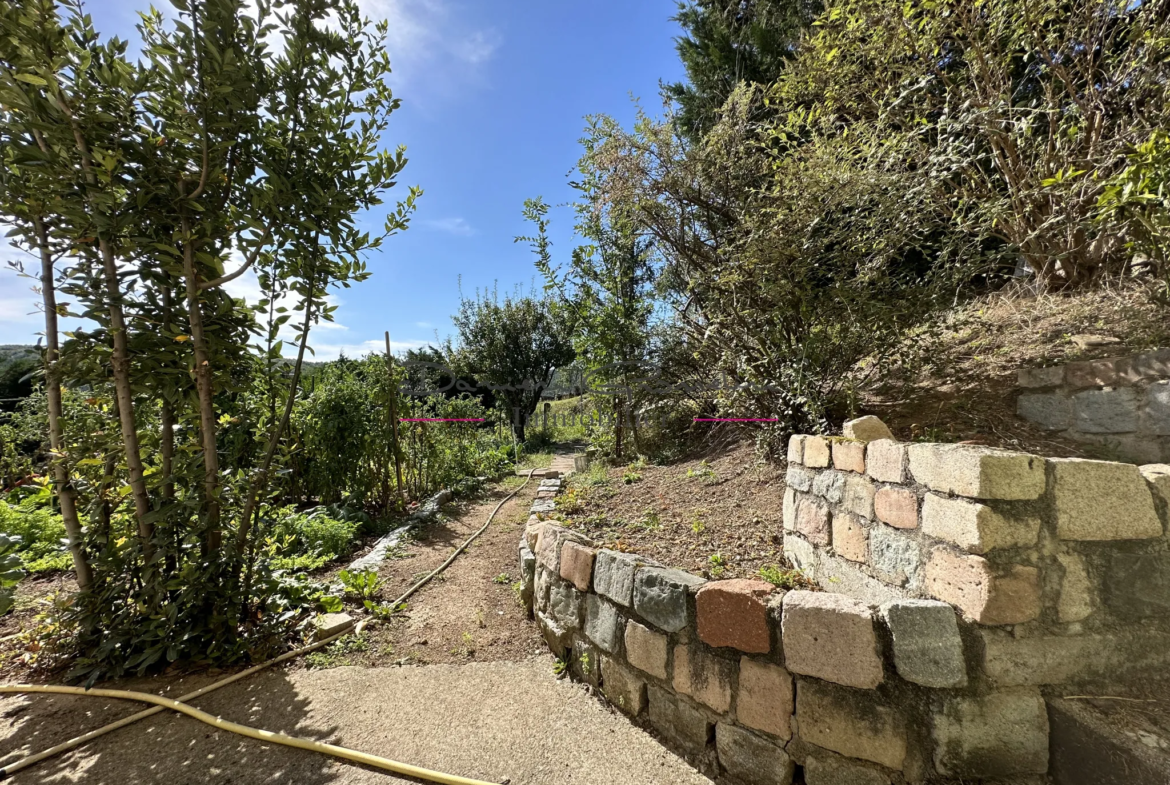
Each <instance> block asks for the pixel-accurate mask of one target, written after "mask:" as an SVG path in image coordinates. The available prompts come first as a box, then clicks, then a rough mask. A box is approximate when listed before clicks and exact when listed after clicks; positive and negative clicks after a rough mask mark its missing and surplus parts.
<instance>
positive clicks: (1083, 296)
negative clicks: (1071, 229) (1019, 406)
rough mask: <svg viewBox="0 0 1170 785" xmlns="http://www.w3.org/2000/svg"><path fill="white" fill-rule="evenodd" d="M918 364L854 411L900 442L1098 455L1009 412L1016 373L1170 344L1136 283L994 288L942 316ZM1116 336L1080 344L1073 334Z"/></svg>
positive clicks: (1165, 322) (1160, 312) (1169, 334)
mask: <svg viewBox="0 0 1170 785" xmlns="http://www.w3.org/2000/svg"><path fill="white" fill-rule="evenodd" d="M949 324H950V327H951V329H949V331H947V332H946V333H945V334H944V336H943V337H942V339H941V340H940V341H939V343H938V345H937V347H936V348H935V352H934V355H933V358H932V360H931V362H930V364H929V365H928V367H926V368H925V369H923V370H922V371H920V372H918V373H916V374H915V375H914V376H912V377H911V378H909V379H905V380H903V381H902V383H900V384H889V385H887V386H886V387H884V388H882V389H879V390H874V391H872V392H870V393H869V394H868V395H866V396H864V397H863V399H862V401H861V407H862V409H863V410H865V411H867V412H872V413H874V414H877V415H878V416H880V417H882V418H883V419H884V420H886V422H887V423H888V424H889V425H890V427H891V428H892V429H893V430H894V433H895V434H896V435H897V436H898V437H899V438H902V439H906V440H925V441H946V442H957V441H972V442H977V443H982V444H989V445H993V446H998V447H1006V448H1009V449H1016V450H1025V451H1028V452H1036V453H1041V454H1044V455H1051V456H1089V457H1108V456H1104V455H1101V456H1098V455H1097V454H1096V453H1095V452H1094V450H1095V448H1094V447H1093V446H1092V445H1086V444H1080V443H1077V442H1072V441H1068V440H1066V439H1062V438H1060V437H1057V436H1053V435H1052V434H1050V433H1047V432H1045V431H1042V430H1040V429H1038V428H1035V427H1034V426H1032V425H1031V424H1029V423H1027V422H1025V421H1023V420H1021V419H1020V418H1018V417H1016V414H1015V402H1016V395H1017V389H1016V371H1017V370H1019V369H1020V368H1029V367H1036V366H1045V365H1058V364H1062V363H1067V362H1072V361H1075V360H1082V359H1093V358H1097V357H1116V356H1125V355H1128V354H1133V353H1136V352H1140V351H1144V350H1147V349H1151V348H1155V347H1165V346H1170V313H1167V311H1166V309H1164V308H1162V307H1160V306H1158V305H1157V304H1156V303H1155V301H1154V300H1153V298H1152V297H1150V294H1149V291H1148V290H1147V289H1146V288H1145V287H1143V286H1138V285H1128V286H1118V287H1114V288H1106V289H1099V290H1095V291H1091V292H1079V293H1074V294H1050V295H1030V294H1027V293H1024V292H1021V291H1015V292H1000V293H997V294H994V295H989V296H987V297H984V298H981V299H979V300H977V301H975V302H973V303H970V304H968V305H967V306H965V307H963V308H961V309H959V310H957V311H956V312H955V313H953V314H951V315H950V321H949ZM1084 334H1091V335H1101V336H1111V337H1113V338H1116V339H1118V342H1117V343H1116V344H1113V345H1110V346H1107V347H1096V348H1089V349H1082V348H1081V347H1079V346H1078V345H1077V344H1076V343H1075V342H1074V341H1073V337H1074V336H1077V335H1084Z"/></svg>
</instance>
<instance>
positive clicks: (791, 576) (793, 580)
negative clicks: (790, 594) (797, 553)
mask: <svg viewBox="0 0 1170 785" xmlns="http://www.w3.org/2000/svg"><path fill="white" fill-rule="evenodd" d="M760 577H761V578H763V579H764V580H766V581H767V582H768V583H770V584H772V585H773V586H775V587H777V588H780V589H795V588H796V587H797V586H800V585H801V583H802V579H803V577H804V575H803V573H801V571H800V570H786V569H783V568H782V567H779V566H777V565H775V564H771V565H768V566H767V567H761V568H760Z"/></svg>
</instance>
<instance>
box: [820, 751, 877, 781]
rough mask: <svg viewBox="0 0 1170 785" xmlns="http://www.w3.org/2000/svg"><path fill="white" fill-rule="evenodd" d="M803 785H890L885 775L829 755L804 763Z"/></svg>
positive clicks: (822, 755) (821, 754) (821, 755)
mask: <svg viewBox="0 0 1170 785" xmlns="http://www.w3.org/2000/svg"><path fill="white" fill-rule="evenodd" d="M804 782H805V785H890V778H889V776H887V775H886V774H885V773H883V772H881V771H879V770H877V769H874V768H870V767H869V766H864V765H862V764H860V763H856V762H854V761H851V760H848V759H846V758H840V757H838V756H836V755H832V754H830V753H820V754H818V755H815V756H813V755H810V756H808V757H807V758H806V759H805V761H804Z"/></svg>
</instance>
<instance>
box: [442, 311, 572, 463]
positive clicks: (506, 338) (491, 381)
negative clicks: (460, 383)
mask: <svg viewBox="0 0 1170 785" xmlns="http://www.w3.org/2000/svg"><path fill="white" fill-rule="evenodd" d="M452 321H454V323H455V328H456V330H458V333H459V336H458V345H457V346H456V347H455V349H454V351H453V352H448V355H449V356H454V357H455V358H456V360H457V363H458V365H459V366H460V370H466V371H467V372H468V373H470V374H471V375H472V376H474V377H475V378H476V379H477V380H478V381H479V382H480V383H481V384H484V385H487V386H489V387H490V388H491V389H492V390H493V392H495V394H496V398H497V400H498V401H499V402H500V404H501V405H502V406H503V407H504V409H505V411H506V413H507V414H506V416H508V417H509V419H510V420H511V422H512V430H513V433H514V434H515V435H516V438H517V439H518V440H521V441H523V439H524V428H525V423H526V422H527V421H528V418H529V417H531V416H532V413H533V412H535V411H536V407H537V404H539V403H540V395H541V393H543V392H544V390H545V388H547V387H548V385H549V383H550V382H551V381H552V374H553V371H554V370H556V369H557V368H561V367H564V366H566V365H568V364H569V363H571V362H572V361H573V356H574V354H573V344H572V341H571V337H570V336H571V332H570V330H571V325H570V324H569V320H568V319H565V318H563V316H562V315H561V314H559V313H558V312H557V310H556V309H555V308H554V304H553V302H552V301H551V300H549V299H548V298H544V297H537V296H534V295H525V294H524V293H523V292H521V291H520V290H519V289H518V290H517V291H516V293H514V294H506V295H504V297H503V298H502V299H501V298H500V297H499V294H498V293H497V292H496V291H495V290H493V291H491V292H479V291H477V292H476V294H475V297H474V298H467V297H464V298H463V299H462V300H461V301H460V304H459V312H458V313H456V314H455V315H454V316H453V317H452Z"/></svg>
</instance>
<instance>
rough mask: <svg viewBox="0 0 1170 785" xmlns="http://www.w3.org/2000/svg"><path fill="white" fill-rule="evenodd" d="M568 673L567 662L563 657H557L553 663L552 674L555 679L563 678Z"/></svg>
mask: <svg viewBox="0 0 1170 785" xmlns="http://www.w3.org/2000/svg"><path fill="white" fill-rule="evenodd" d="M568 671H569V660H568V659H567V658H565V657H557V659H556V661H555V662H553V673H554V674H555V675H556V677H557V678H560V677H562V676H564V675H565V674H566V673H568Z"/></svg>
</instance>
